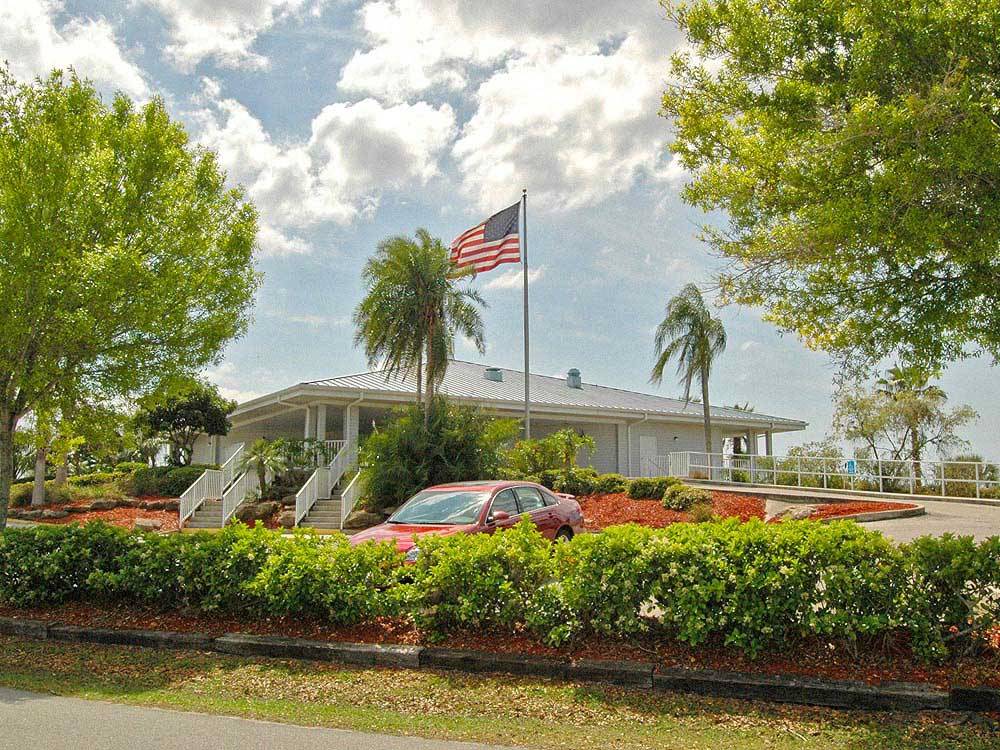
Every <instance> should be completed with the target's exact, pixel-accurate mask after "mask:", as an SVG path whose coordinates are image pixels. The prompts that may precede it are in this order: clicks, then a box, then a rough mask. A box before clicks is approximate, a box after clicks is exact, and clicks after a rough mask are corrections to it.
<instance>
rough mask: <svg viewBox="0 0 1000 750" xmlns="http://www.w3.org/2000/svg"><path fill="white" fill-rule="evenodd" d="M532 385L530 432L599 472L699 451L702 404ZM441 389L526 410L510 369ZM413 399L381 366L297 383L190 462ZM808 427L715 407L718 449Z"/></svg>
mask: <svg viewBox="0 0 1000 750" xmlns="http://www.w3.org/2000/svg"><path fill="white" fill-rule="evenodd" d="M529 385H530V391H531V434H532V437H543V436H545V435H547V434H549V433H551V432H554V431H556V430H559V429H562V428H564V427H573V428H574V429H577V430H579V431H581V432H583V433H586V434H588V435H590V436H592V437H593V438H594V441H595V442H596V444H597V450H596V452H595V453H594V455H593V456H592V457H591V458H590V460H589V463H590V464H591V465H592V466H593V467H594V468H595V469H597V470H598V471H600V472H618V473H621V474H625V475H627V476H650V475H656V474H665V473H667V464H666V456H667V455H668V454H670V453H674V452H678V451H702V450H704V446H705V442H704V428H703V418H702V407H701V404H700V403H693V402H692V403H685V402H684V401H683V400H680V399H675V398H667V397H664V396H657V395H652V394H647V393H639V392H636V391H627V390H623V389H620V388H612V387H608V386H603V385H594V384H592V383H585V382H583V381H582V379H581V377H580V373H579V371H577V370H570V371H569V373H568V374H567V376H566V377H565V378H553V377H547V376H544V375H534V374H532V375H531V381H530V383H529ZM439 392H440V393H441V394H443V395H446V396H448V398H449V399H451V400H452V401H454V402H457V403H464V404H471V405H475V406H478V407H480V408H482V409H484V410H486V411H488V412H490V413H493V414H496V415H497V416H503V417H514V418H520V417H522V416H523V411H524V375H523V373H522V372H519V371H516V370H506V369H502V368H497V367H489V366H486V365H481V364H475V363H472V362H463V361H458V360H455V361H452V362H451V363H450V365H449V367H448V371H447V375H446V376H445V379H444V382H443V383H442V385H441V387H440V389H439ZM415 396H416V378H415V377H412V376H411V377H408V378H403V377H399V376H390V377H387V376H386V374H385V372H383V371H375V372H366V373H361V374H357V375H345V376H342V377H335V378H329V379H326V380H316V381H313V382H309V383H299V384H297V385H293V386H291V387H289V388H285V389H283V390H280V391H276V392H274V393H271V394H268V395H266V396H261V397H260V398H255V399H253V400H251V401H247V402H246V403H242V404H240V405H239V407H237V409H236V411H235V412H233V414H232V415H231V420H232V425H233V426H232V430H231V431H230V433H229V435H227V436H225V437H219V438H214V437H213V438H209V437H207V436H204V437H202V438H200V439H199V440H198V442H197V444H196V446H195V455H194V461H195V462H198V463H222V462H223V461H225V460H226V458H227V457H228V456H230V455H231V454H232V452H233V451H234V450H235V449H236V447H237V446H238V445H239V444H241V443H249V442H251V441H253V440H255V439H257V438H261V437H266V438H277V437H286V438H315V439H319V440H337V441H339V440H344V441H347V442H348V443H350V444H355V445H356V444H357V441H358V439H359V438H360V439H363V438H364V436H365V435H366V434H368V433H369V432H371V430H372V427H373V425H374V424H377V423H379V422H382V421H384V420H385V419H386V417H387V415H388V413H389V412H390V410H391V409H392V408H393V407H394V406H399V405H400V404H405V403H408V402H412V401H413V400H414V399H415ZM805 427H806V423H805V422H803V421H801V420H797V419H788V418H785V417H776V416H771V415H767V414H758V413H756V412H747V411H742V410H739V409H733V408H728V407H720V406H713V407H712V430H713V433H714V434H713V435H712V440H713V444H714V446H715V449H716V450H717V451H718V450H721V449H722V443H723V440H724V439H725V438H733V437H743V438H746V439H747V440H748V445H749V449H750V452H751V453H755V452H761V453H767V454H770V453H771V452H772V440H771V438H772V435H773V434H774V433H776V432H789V431H793V430H802V429H804V428H805Z"/></svg>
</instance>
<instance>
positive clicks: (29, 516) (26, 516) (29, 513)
mask: <svg viewBox="0 0 1000 750" xmlns="http://www.w3.org/2000/svg"><path fill="white" fill-rule="evenodd" d="M44 512H45V511H43V510H22V511H21V512H20V515H19V516H18V517H19V518H20V519H21V520H22V521H37V520H38V519H39V518H41V517H42V514H43V513H44Z"/></svg>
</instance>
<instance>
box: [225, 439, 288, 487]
mask: <svg viewBox="0 0 1000 750" xmlns="http://www.w3.org/2000/svg"><path fill="white" fill-rule="evenodd" d="M287 468H288V462H287V461H286V460H285V456H284V454H283V452H282V449H281V444H280V442H279V441H277V440H274V441H272V440H266V439H264V438H260V439H259V440H255V441H253V443H251V444H250V447H249V448H247V449H246V450H244V451H243V457H242V458H241V459H240V465H239V467H238V469H237V470H238V471H239V472H241V473H242V472H245V471H253V472H256V474H257V482H258V486H259V487H260V489H261V492H263V491H264V488H265V486H266V485H267V475H268V474H270V475H271V476H274V475H276V474H280V473H281V472H283V471H284V470H285V469H287Z"/></svg>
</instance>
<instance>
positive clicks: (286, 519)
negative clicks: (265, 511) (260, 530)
mask: <svg viewBox="0 0 1000 750" xmlns="http://www.w3.org/2000/svg"><path fill="white" fill-rule="evenodd" d="M278 525H279V526H281V527H283V528H286V529H290V528H292V527H294V526H295V511H294V510H286V511H282V513H281V515H280V516H278Z"/></svg>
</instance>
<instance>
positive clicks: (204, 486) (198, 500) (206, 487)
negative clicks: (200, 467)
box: [177, 469, 224, 528]
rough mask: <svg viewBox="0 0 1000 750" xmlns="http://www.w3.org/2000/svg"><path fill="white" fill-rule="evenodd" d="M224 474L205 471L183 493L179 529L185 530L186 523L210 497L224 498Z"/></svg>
mask: <svg viewBox="0 0 1000 750" xmlns="http://www.w3.org/2000/svg"><path fill="white" fill-rule="evenodd" d="M222 478H223V473H222V471H221V470H219V469H205V471H203V472H202V473H201V476H200V477H198V478H197V479H195V480H194V482H193V483H192V484H191V486H190V487H188V488H187V489H186V490H184V492H182V493H181V497H180V503H179V504H178V509H177V513H178V516H179V519H178V527H180V528H183V526H184V523H185V522H186V521H187V520H188V519H189V518H191V516H193V515H194V513H195V511H196V510H198V508H200V507H201V505H202V503H204V502H205V501H206V500H207V499H208V498H210V497H222V491H223V488H224V483H223V481H222Z"/></svg>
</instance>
